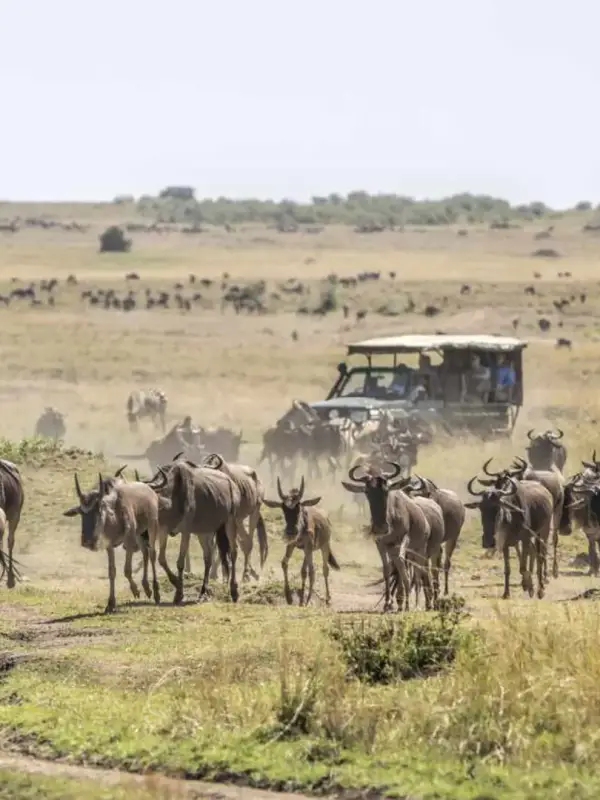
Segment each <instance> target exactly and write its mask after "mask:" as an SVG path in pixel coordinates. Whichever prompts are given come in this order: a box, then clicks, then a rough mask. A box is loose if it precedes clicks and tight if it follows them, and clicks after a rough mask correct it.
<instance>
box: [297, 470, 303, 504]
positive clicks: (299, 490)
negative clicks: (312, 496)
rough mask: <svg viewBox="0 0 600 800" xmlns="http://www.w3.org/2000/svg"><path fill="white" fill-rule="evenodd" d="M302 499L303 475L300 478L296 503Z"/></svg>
mask: <svg viewBox="0 0 600 800" xmlns="http://www.w3.org/2000/svg"><path fill="white" fill-rule="evenodd" d="M303 497H304V475H303V476H302V477H301V478H300V488H299V489H298V501H300V500H302V498H303Z"/></svg>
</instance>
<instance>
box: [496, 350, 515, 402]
mask: <svg viewBox="0 0 600 800" xmlns="http://www.w3.org/2000/svg"><path fill="white" fill-rule="evenodd" d="M516 383H517V373H516V372H515V368H514V367H513V365H512V364H511V363H510V361H509V360H508V358H507V357H506V356H500V358H499V359H498V367H497V369H496V400H507V401H510V400H512V395H513V391H514V387H515V385H516Z"/></svg>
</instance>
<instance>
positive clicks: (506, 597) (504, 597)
mask: <svg viewBox="0 0 600 800" xmlns="http://www.w3.org/2000/svg"><path fill="white" fill-rule="evenodd" d="M502 599H503V600H510V592H504V594H503V595H502Z"/></svg>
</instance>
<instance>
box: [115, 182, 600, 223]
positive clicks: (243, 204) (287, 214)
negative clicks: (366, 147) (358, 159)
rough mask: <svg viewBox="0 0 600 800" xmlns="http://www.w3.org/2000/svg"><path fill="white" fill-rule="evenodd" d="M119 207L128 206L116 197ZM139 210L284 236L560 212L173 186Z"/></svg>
mask: <svg viewBox="0 0 600 800" xmlns="http://www.w3.org/2000/svg"><path fill="white" fill-rule="evenodd" d="M115 202H123V199H122V198H115ZM137 207H138V209H139V211H140V212H141V213H142V214H144V215H145V216H148V217H151V218H152V219H153V220H154V221H156V222H162V223H185V224H187V225H198V226H199V225H202V224H203V223H205V224H209V225H222V226H233V225H238V224H242V223H253V222H254V223H262V224H265V225H270V226H272V227H275V228H277V229H278V230H282V231H293V230H296V229H298V228H299V227H301V226H302V227H303V226H323V225H351V226H354V227H356V228H358V229H359V230H364V231H365V232H368V231H377V230H384V229H386V228H401V227H402V226H404V225H412V226H414V225H417V226H435V225H452V224H460V223H463V224H477V223H489V224H492V225H494V224H495V226H496V227H507V225H506V223H508V222H509V221H519V220H521V221H524V222H525V221H530V220H535V219H539V218H542V217H546V218H557V217H560V216H562V214H563V213H564V212H562V211H555V210H553V209H551V208H550V207H548V206H547V205H546V204H545V203H542V202H540V201H536V202H532V203H527V204H520V205H514V206H513V205H511V204H510V203H509V202H508V201H507V200H503V199H502V198H499V197H492V196H490V195H482V194H479V195H475V194H469V193H466V192H465V193H463V194H455V195H452V196H451V197H445V198H443V199H441V200H415V199H414V198H412V197H406V196H403V195H397V194H369V193H368V192H365V191H354V192H350V193H349V194H347V195H342V194H330V195H327V196H315V197H313V198H312V199H311V202H309V203H297V202H295V201H293V200H281V201H279V202H276V201H274V200H257V199H252V198H249V199H245V200H231V199H229V198H227V197H219V198H217V199H200V200H199V199H197V198H196V196H195V192H194V190H193V189H192V188H191V187H189V186H169V187H167V188H165V189H163V190H162V191H161V192H160V193H159V195H158V197H152V196H150V195H144V196H142V197H140V198H139V200H138V201H137ZM591 209H592V204H591V203H590V202H588V201H582V202H580V203H578V204H577V206H576V207H575V210H577V211H589V210H591Z"/></svg>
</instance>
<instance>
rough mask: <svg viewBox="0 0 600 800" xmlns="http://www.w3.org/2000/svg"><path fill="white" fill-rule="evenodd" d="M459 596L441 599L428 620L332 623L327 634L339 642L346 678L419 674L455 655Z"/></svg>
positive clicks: (380, 679)
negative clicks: (437, 607) (334, 624)
mask: <svg viewBox="0 0 600 800" xmlns="http://www.w3.org/2000/svg"><path fill="white" fill-rule="evenodd" d="M464 604H465V601H464V599H463V598H458V597H452V598H450V599H449V600H446V599H444V600H442V601H441V604H440V611H439V612H438V613H436V614H435V615H434V616H433V617H432V618H431V619H424V620H422V621H415V620H414V619H413V618H411V617H408V616H399V617H397V618H396V619H390V618H384V619H378V620H377V621H375V622H373V621H367V620H361V621H360V622H351V623H350V624H349V625H342V624H341V623H337V625H336V626H335V627H334V628H332V630H331V632H330V635H331V637H332V639H333V640H334V641H335V642H337V643H338V644H339V646H340V647H341V651H342V654H343V658H344V661H345V663H346V667H347V673H346V674H347V677H349V678H357V679H358V680H359V681H363V682H364V683H370V684H386V683H391V682H393V681H396V680H407V679H410V678H417V677H424V676H427V675H432V674H434V673H436V672H439V671H440V670H441V669H443V668H444V667H445V666H448V665H449V664H451V663H452V662H453V661H454V659H455V658H456V654H457V652H458V649H459V647H460V646H461V644H462V643H463V642H464V640H465V636H466V634H465V631H464V630H462V629H461V628H460V627H459V625H460V622H461V620H462V619H463V617H464V616H465V612H464Z"/></svg>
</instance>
